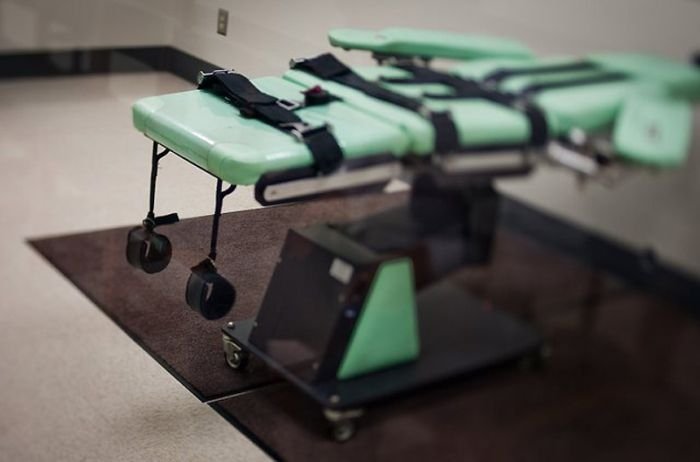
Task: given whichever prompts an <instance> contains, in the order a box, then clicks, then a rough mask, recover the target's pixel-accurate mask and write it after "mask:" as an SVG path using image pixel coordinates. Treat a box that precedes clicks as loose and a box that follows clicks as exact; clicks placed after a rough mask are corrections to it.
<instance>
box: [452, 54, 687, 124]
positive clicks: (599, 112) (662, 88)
mask: <svg viewBox="0 0 700 462" xmlns="http://www.w3.org/2000/svg"><path fill="white" fill-rule="evenodd" d="M601 56H602V55H601ZM605 56H612V55H605ZM616 56H618V57H620V58H621V60H620V61H621V62H623V61H625V59H624V58H623V57H624V56H630V57H631V59H629V60H628V61H629V64H628V65H626V66H623V65H617V66H615V67H612V68H607V67H605V66H604V59H603V58H600V59H599V60H598V59H596V60H595V61H594V62H595V63H597V64H599V66H598V67H597V68H593V69H589V70H583V71H575V72H572V71H566V72H556V73H546V74H539V75H537V74H534V75H520V76H513V77H511V78H508V79H506V80H504V81H503V82H501V84H500V88H501V89H503V90H505V91H509V92H515V93H517V92H519V91H520V90H522V89H524V88H525V87H527V86H529V85H533V84H546V83H556V82H558V81H566V80H569V79H579V78H589V77H595V76H597V75H602V74H605V73H609V72H626V73H629V74H630V78H629V79H627V80H621V81H611V82H606V83H598V84H595V85H581V86H574V87H565V88H558V89H549V90H545V91H542V92H539V93H537V94H536V95H535V96H534V100H535V102H536V103H537V104H538V105H539V106H540V107H541V108H543V109H544V110H545V112H546V113H547V115H548V118H549V119H550V121H553V120H555V121H556V122H555V123H550V131H552V133H553V134H554V135H564V134H566V133H567V132H568V131H569V130H571V129H572V128H580V129H582V130H586V131H589V132H595V131H599V130H604V129H606V128H609V127H611V126H612V124H613V123H614V121H615V119H616V117H617V114H618V112H619V110H620V108H621V106H622V104H623V102H624V101H625V100H627V99H628V98H629V97H631V96H634V95H661V96H664V95H667V94H668V93H669V92H670V91H671V88H670V86H671V84H670V83H672V82H675V84H676V86H678V87H685V88H688V87H692V85H693V84H692V80H690V79H687V78H686V79H681V78H679V77H676V80H673V79H672V78H671V77H672V76H674V75H679V74H682V72H679V73H678V74H676V73H675V72H673V71H672V70H671V71H670V72H669V71H666V72H665V73H664V71H659V70H657V71H656V72H655V73H649V74H646V75H644V74H642V67H641V66H638V67H637V68H634V66H632V63H633V62H635V61H634V59H632V58H634V57H636V56H638V55H622V54H619V55H616ZM580 61H581V59H580V58H572V57H565V56H564V57H555V58H546V59H539V60H536V61H517V60H503V59H485V60H479V61H473V62H469V63H463V64H460V65H458V66H455V67H454V68H452V69H451V72H453V73H454V74H456V75H459V76H461V77H464V78H471V79H477V80H481V79H483V78H485V77H486V76H487V75H489V74H491V73H493V72H495V71H498V70H501V69H522V68H529V67H540V66H556V65H562V64H567V63H575V62H580ZM650 61H651V60H650ZM658 63H660V62H658ZM679 66H680V67H681V68H682V67H688V66H685V65H679ZM633 69H636V72H634V73H633V72H632V70H633ZM691 75H692V73H691ZM657 76H662V77H666V78H655V77H657Z"/></svg>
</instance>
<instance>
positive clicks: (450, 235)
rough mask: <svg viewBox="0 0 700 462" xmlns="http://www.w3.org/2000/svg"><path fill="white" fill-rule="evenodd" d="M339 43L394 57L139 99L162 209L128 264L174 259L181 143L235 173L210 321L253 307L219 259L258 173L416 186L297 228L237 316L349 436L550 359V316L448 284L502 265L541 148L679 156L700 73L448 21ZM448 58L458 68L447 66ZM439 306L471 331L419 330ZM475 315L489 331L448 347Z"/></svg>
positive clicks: (205, 309) (584, 170)
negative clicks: (453, 386)
mask: <svg viewBox="0 0 700 462" xmlns="http://www.w3.org/2000/svg"><path fill="white" fill-rule="evenodd" d="M329 36H330V40H331V43H332V44H333V45H336V46H340V47H342V48H345V49H360V50H366V51H371V52H373V54H374V56H375V58H376V59H377V61H378V62H379V65H377V66H373V67H362V68H355V69H351V68H349V67H347V66H346V65H344V64H343V63H342V62H341V61H340V60H338V59H337V58H336V57H335V56H333V55H331V54H325V55H320V56H317V57H314V58H310V59H298V60H293V61H292V62H291V65H290V67H291V69H290V70H289V71H287V72H286V73H285V74H284V75H283V76H281V77H262V78H258V79H253V80H249V79H247V78H246V77H244V76H243V75H241V74H238V73H236V72H234V71H227V70H222V71H215V72H212V73H209V74H202V75H200V79H199V89H197V90H192V91H186V92H182V93H176V94H170V95H163V96H155V97H150V98H145V99H143V100H141V101H139V102H137V103H136V104H135V105H134V108H133V119H134V125H135V127H136V128H137V129H138V130H139V131H141V132H142V133H144V134H145V135H146V136H147V137H148V138H150V139H151V140H152V141H153V151H152V171H151V192H150V204H149V205H150V206H149V211H148V214H147V217H146V219H145V220H144V222H143V224H142V225H141V226H139V227H136V228H134V229H133V230H132V231H131V232H130V233H129V237H128V242H127V259H128V261H129V262H130V263H131V264H132V265H133V266H135V267H137V268H140V269H142V270H144V271H146V272H148V273H156V272H159V271H162V270H163V269H165V268H166V267H167V265H168V263H169V261H170V258H171V255H172V246H171V244H170V242H169V241H168V239H167V237H165V236H164V235H163V234H160V233H158V232H156V228H157V227H159V226H162V225H165V224H169V223H174V222H176V221H177V220H178V217H177V215H176V214H170V215H165V216H156V215H155V213H154V206H155V185H156V174H157V167H158V162H159V160H160V159H161V158H162V157H163V156H165V155H166V154H168V153H169V152H173V153H176V154H177V155H178V156H180V157H182V158H183V159H185V160H187V161H188V162H190V163H192V164H193V165H195V166H197V167H199V168H200V169H202V170H204V171H206V172H208V173H210V174H211V175H213V176H214V177H215V178H216V179H217V189H216V201H215V202H216V204H215V212H214V217H213V227H212V237H211V250H210V253H209V255H208V256H207V258H205V259H204V260H203V261H202V262H200V263H199V264H197V265H196V266H194V267H193V268H192V274H191V276H190V279H189V280H188V283H187V291H186V300H187V303H188V305H189V306H190V307H191V308H193V309H194V310H196V311H198V312H199V313H201V314H202V315H203V316H204V317H205V318H207V319H217V318H220V317H222V316H224V315H225V314H226V313H227V312H228V311H229V310H230V308H231V307H232V306H233V305H234V303H235V293H236V291H235V289H234V287H233V285H232V284H231V283H230V282H229V281H227V280H226V279H225V278H224V277H223V276H222V275H220V274H219V273H218V272H217V270H216V266H215V260H216V247H217V236H218V226H219V217H220V215H221V208H222V203H223V200H224V198H225V197H226V196H227V195H228V194H230V193H232V192H233V190H234V189H235V188H236V186H237V185H255V197H256V199H257V200H258V202H260V203H261V204H262V205H274V204H280V203H284V202H288V201H293V200H305V199H310V198H313V197H318V196H322V195H326V194H334V193H344V194H345V193H348V192H354V191H358V190H381V189H382V188H383V187H384V186H385V185H386V184H387V183H388V182H389V181H391V180H392V179H395V178H402V179H406V180H408V181H409V182H411V183H412V185H413V188H412V193H411V199H410V201H409V204H407V206H405V207H400V208H398V209H395V210H390V211H387V212H384V213H381V214H378V215H376V216H372V217H367V218H366V219H364V220H361V221H359V222H356V223H345V224H333V225H318V226H314V227H311V228H307V229H300V230H290V231H289V234H288V237H287V240H286V242H285V245H284V248H283V250H282V254H281V256H280V262H279V263H278V265H277V267H276V269H275V272H274V274H273V277H272V279H271V281H270V284H269V287H268V291H267V294H266V296H265V299H264V301H263V305H262V307H261V309H260V311H259V314H258V316H257V317H256V319H253V320H248V321H245V322H242V323H237V324H236V325H234V324H233V323H229V324H227V326H226V327H224V348H225V351H226V353H227V360H228V362H229V364H230V365H231V366H232V367H234V368H242V367H244V366H245V364H246V362H247V358H248V355H249V354H250V353H251V352H252V353H253V354H255V355H256V356H258V357H260V358H262V359H263V360H265V362H266V363H267V364H268V365H270V366H271V367H273V368H274V369H275V370H277V371H278V372H280V374H282V375H283V376H284V377H285V378H287V379H288V380H290V381H291V382H292V383H295V384H296V385H297V386H298V387H299V388H300V389H301V390H303V391H304V392H306V393H307V394H309V395H310V396H312V397H313V398H314V399H316V400H317V401H318V402H319V403H321V404H322V405H323V406H324V408H325V409H326V416H327V417H328V419H329V420H330V421H331V422H332V423H333V424H334V426H333V429H334V436H335V437H336V439H338V440H345V439H347V438H348V437H349V436H350V435H351V434H352V431H353V428H354V427H353V426H352V419H353V418H354V417H356V416H357V415H358V411H357V408H359V407H363V406H365V405H366V404H367V403H370V402H373V401H376V400H379V399H383V398H384V397H386V396H390V395H393V394H396V393H399V392H404V391H406V390H408V389H412V388H416V387H419V386H423V385H426V384H429V383H433V382H435V381H437V380H442V379H445V378H448V377H451V376H454V375H457V374H463V373H465V372H473V371H475V370H479V369H483V368H485V367H490V366H492V365H494V364H500V363H503V362H508V361H510V360H513V359H517V358H520V357H522V356H524V355H531V354H534V355H539V354H540V353H541V352H542V341H541V339H540V338H539V336H538V335H537V333H536V332H535V331H534V330H533V329H532V328H530V327H529V326H527V325H524V324H523V323H521V322H519V321H517V320H514V319H511V318H509V317H507V316H505V315H503V314H501V313H498V312H489V313H486V312H485V311H484V310H481V309H479V308H478V307H477V305H478V302H477V301H475V300H474V299H471V298H469V297H466V296H465V295H464V294H460V293H458V291H454V290H453V289H452V288H450V287H448V286H445V285H444V284H442V283H441V282H440V280H441V279H442V277H443V276H444V275H446V274H448V273H449V272H451V271H453V270H454V269H456V268H458V267H460V266H463V265H465V264H479V263H484V262H487V261H488V259H489V256H490V251H491V243H492V239H493V233H494V229H495V226H496V221H497V215H498V213H497V208H498V197H497V194H496V193H495V191H494V189H493V187H492V181H493V179H495V178H499V177H503V176H509V175H525V174H527V173H529V172H530V171H531V170H532V169H533V168H534V167H535V166H536V165H537V163H538V162H539V161H542V160H546V161H548V162H555V163H557V164H560V165H563V166H565V167H567V168H569V169H571V170H573V171H574V172H576V173H577V174H578V175H581V176H585V177H591V178H595V177H597V176H599V175H601V174H604V172H605V171H606V170H607V169H609V168H610V167H611V166H620V165H624V166H641V167H653V168H668V167H675V166H679V165H681V164H682V163H683V161H684V159H685V157H686V156H687V153H688V150H689V144H690V139H691V118H692V111H691V108H690V102H693V101H695V100H697V99H698V97H700V71H699V70H698V69H697V68H694V67H692V66H690V65H685V64H681V63H675V62H670V61H668V60H665V59H662V58H658V57H653V56H646V55H632V54H592V55H589V56H585V57H582V58H570V57H561V58H548V59H540V58H535V57H533V55H532V53H531V52H530V51H529V50H528V49H527V48H526V47H524V46H522V45H520V44H517V43H515V42H511V41H506V40H500V39H489V38H486V37H476V38H474V37H472V38H469V37H464V36H459V35H456V34H445V33H440V32H434V31H415V30H409V29H387V30H385V31H381V32H378V33H375V32H371V31H358V30H347V29H344V30H335V31H331V32H330V34H329ZM433 58H444V59H451V60H459V61H458V63H456V64H453V65H451V66H450V67H447V68H446V69H442V68H440V69H438V68H436V67H432V66H430V61H431V59H433ZM160 147H162V148H163V149H162V150H161V149H160ZM224 183H228V184H229V185H230V186H228V187H227V188H225V187H224ZM300 267H303V268H304V271H299V268H300ZM300 288H303V291H302V290H300ZM465 297H466V298H465ZM425 306H430V307H432V308H431V309H430V310H427V309H423V310H421V307H425ZM438 306H439V307H442V308H441V309H438V308H436V307H438ZM465 307H467V308H465ZM468 307H472V308H468ZM428 311H430V312H431V313H432V314H426V313H427V312H428ZM425 316H428V318H425ZM439 316H451V317H454V325H455V326H457V327H452V328H451V329H453V330H451V331H450V330H449V329H450V327H445V329H448V331H449V332H447V331H440V332H433V333H430V332H428V333H426V332H425V331H423V330H421V325H422V324H426V323H427V324H430V323H431V322H432V321H431V320H432V319H435V317H439ZM460 321H461V324H460ZM448 324H450V323H448ZM465 325H468V326H470V329H472V330H471V332H481V335H478V339H477V340H474V341H472V343H470V342H469V341H468V342H466V343H464V342H463V343H459V342H457V343H454V342H453V343H450V344H441V343H440V341H441V340H440V338H450V336H451V335H456V336H460V335H461V331H460V330H459V329H461V328H463V327H464V326H465ZM460 326H461V327H460ZM450 332H452V334H450ZM441 345H442V346H441Z"/></svg>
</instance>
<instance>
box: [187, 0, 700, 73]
mask: <svg viewBox="0 0 700 462" xmlns="http://www.w3.org/2000/svg"><path fill="white" fill-rule="evenodd" d="M219 7H223V8H227V9H228V10H229V14H230V19H229V34H228V36H227V37H221V36H219V35H217V34H216V33H215V25H216V10H217V9H218V8H219ZM388 25H398V26H419V27H429V28H438V29H448V30H454V31H457V32H465V33H482V34H496V35H504V36H512V37H514V38H517V39H519V40H522V41H524V42H526V43H528V44H529V45H530V46H532V47H533V48H534V49H536V50H537V51H539V52H542V53H583V52H587V51H590V50H593V49H606V50H610V49H618V50H644V51H653V52H658V53H662V54H667V55H670V56H675V57H678V58H685V57H686V56H687V55H688V53H689V52H690V51H692V50H695V49H697V48H698V47H700V33H699V32H698V30H700V2H698V1H693V0H588V1H582V0H471V1H469V0H421V1H416V0H389V1H374V0H344V1H337V0H336V1H309V0H296V1H290V0H288V1H284V0H187V1H186V2H185V5H184V8H183V23H182V26H181V27H179V28H178V30H177V33H176V34H175V40H174V44H175V45H176V46H177V47H178V48H181V49H183V50H185V51H188V52H190V53H192V54H194V55H197V56H200V57H202V58H204V59H207V60H209V61H211V62H214V63H216V64H220V65H222V66H231V67H237V68H240V69H246V70H248V72H251V70H252V71H255V72H257V71H259V72H261V73H268V72H279V71H280V70H281V69H283V68H284V66H285V64H286V61H287V60H288V59H289V58H290V57H293V56H301V55H307V54H311V53H317V52H318V51H319V50H322V49H323V48H325V47H327V44H326V38H325V33H326V31H327V30H328V29H329V28H331V27H368V28H379V27H386V26H388ZM353 59H354V58H353Z"/></svg>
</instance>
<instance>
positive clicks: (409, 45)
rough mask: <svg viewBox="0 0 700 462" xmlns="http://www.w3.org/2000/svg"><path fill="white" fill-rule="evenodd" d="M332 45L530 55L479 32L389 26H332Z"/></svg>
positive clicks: (394, 51) (393, 51) (446, 54)
mask: <svg viewBox="0 0 700 462" xmlns="http://www.w3.org/2000/svg"><path fill="white" fill-rule="evenodd" d="M328 39H329V40H330V42H331V45H333V46H336V47H340V48H345V49H348V50H366V51H374V52H377V53H383V54H389V55H406V56H423V57H434V58H448V59H478V58H486V57H501V58H529V57H531V56H532V52H531V51H530V49H529V48H527V47H526V46H524V45H522V44H521V43H518V42H516V41H513V40H509V39H504V38H499V37H488V36H478V35H462V34H456V33H452V32H443V31H436V30H425V29H411V28H400V27H394V28H388V29H382V30H380V31H372V30H364V29H331V30H330V31H329V32H328Z"/></svg>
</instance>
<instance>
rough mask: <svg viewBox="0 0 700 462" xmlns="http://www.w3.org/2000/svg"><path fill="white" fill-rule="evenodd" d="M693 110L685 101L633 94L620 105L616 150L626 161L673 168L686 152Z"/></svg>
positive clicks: (614, 135)
mask: <svg viewBox="0 0 700 462" xmlns="http://www.w3.org/2000/svg"><path fill="white" fill-rule="evenodd" d="M692 118H693V112H692V109H691V107H690V104H688V103H687V102H685V101H679V100H674V99H668V98H663V97H661V96H652V95H635V96H631V97H629V98H627V99H626V100H625V102H624V103H623V104H622V108H621V109H620V112H619V115H618V117H617V120H616V121H615V129H614V130H613V145H614V147H615V151H616V152H617V153H618V154H619V155H620V156H621V157H624V158H626V159H628V160H632V161H634V162H638V163H641V164H646V165H651V166H656V167H676V166H678V165H681V164H682V163H683V161H684V160H685V158H686V157H687V155H688V152H689V149H690V141H691V137H692Z"/></svg>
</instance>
